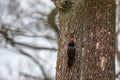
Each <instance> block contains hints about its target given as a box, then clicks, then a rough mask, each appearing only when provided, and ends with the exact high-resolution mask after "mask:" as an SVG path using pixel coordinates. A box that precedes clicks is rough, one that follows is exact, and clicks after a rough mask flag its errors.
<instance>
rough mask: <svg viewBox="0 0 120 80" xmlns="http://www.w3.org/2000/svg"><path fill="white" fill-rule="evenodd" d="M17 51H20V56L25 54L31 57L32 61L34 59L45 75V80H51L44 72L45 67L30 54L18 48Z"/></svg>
mask: <svg viewBox="0 0 120 80" xmlns="http://www.w3.org/2000/svg"><path fill="white" fill-rule="evenodd" d="M17 51H19V53H20V54H23V55H25V56H27V57H29V58H30V59H32V60H33V61H34V62H35V63H36V64H37V65H38V66H39V68H40V70H41V71H42V74H43V75H44V78H45V80H49V78H48V77H47V74H46V73H45V71H44V67H43V66H42V65H41V64H40V62H39V61H37V60H36V59H35V58H34V57H33V56H31V55H30V54H28V53H27V52H25V51H23V50H22V49H20V48H17Z"/></svg>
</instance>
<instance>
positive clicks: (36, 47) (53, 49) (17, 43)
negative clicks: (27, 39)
mask: <svg viewBox="0 0 120 80" xmlns="http://www.w3.org/2000/svg"><path fill="white" fill-rule="evenodd" d="M14 44H16V45H21V46H25V47H29V48H32V49H39V50H51V51H57V49H56V48H47V47H40V46H33V45H29V44H26V43H20V42H14Z"/></svg>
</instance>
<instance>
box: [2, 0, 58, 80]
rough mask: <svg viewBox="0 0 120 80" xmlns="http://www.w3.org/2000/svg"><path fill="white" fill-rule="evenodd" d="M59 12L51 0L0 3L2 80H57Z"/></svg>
mask: <svg viewBox="0 0 120 80" xmlns="http://www.w3.org/2000/svg"><path fill="white" fill-rule="evenodd" d="M56 17H57V11H56V9H54V5H53V3H52V2H51V1H50V0H47V1H44V0H6V1H4V0H0V37H1V38H0V56H1V57H0V65H1V66H0V67H1V68H0V72H1V76H0V78H1V80H4V79H5V80H54V79H55V78H54V75H55V60H56V53H57V36H58V28H57V23H58V22H57V20H56Z"/></svg>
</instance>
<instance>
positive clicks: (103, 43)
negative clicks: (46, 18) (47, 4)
mask: <svg viewBox="0 0 120 80" xmlns="http://www.w3.org/2000/svg"><path fill="white" fill-rule="evenodd" d="M59 1H60V2H59ZM59 1H57V0H54V3H55V5H56V6H57V7H58V8H59V22H60V32H59V53H58V56H57V67H56V80H115V60H114V59H115V50H116V49H115V47H116V45H115V41H116V40H115V39H116V34H115V8H116V7H115V0H74V1H75V2H74V3H71V4H69V5H71V6H68V7H66V6H63V5H64V4H63V2H64V3H66V4H65V5H67V3H68V2H66V1H67V0H59ZM68 1H70V0H68ZM71 33H74V37H75V38H76V54H75V60H74V64H73V66H72V67H71V68H69V67H68V65H67V60H68V55H67V48H68V42H69V38H70V35H71Z"/></svg>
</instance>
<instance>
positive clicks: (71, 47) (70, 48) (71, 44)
mask: <svg viewBox="0 0 120 80" xmlns="http://www.w3.org/2000/svg"><path fill="white" fill-rule="evenodd" d="M67 53H68V62H67V64H68V67H69V68H70V67H71V66H73V63H74V58H75V43H74V41H71V42H69V43H68V49H67Z"/></svg>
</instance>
